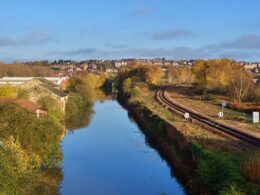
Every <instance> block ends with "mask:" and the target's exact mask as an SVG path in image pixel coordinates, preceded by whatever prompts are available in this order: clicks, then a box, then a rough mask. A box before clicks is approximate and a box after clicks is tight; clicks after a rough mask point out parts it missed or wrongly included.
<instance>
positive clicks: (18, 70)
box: [0, 62, 54, 77]
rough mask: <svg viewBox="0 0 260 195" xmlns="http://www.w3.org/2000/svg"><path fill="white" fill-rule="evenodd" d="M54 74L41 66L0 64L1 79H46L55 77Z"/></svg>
mask: <svg viewBox="0 0 260 195" xmlns="http://www.w3.org/2000/svg"><path fill="white" fill-rule="evenodd" d="M53 75H54V72H53V71H52V70H51V69H50V68H49V67H46V66H40V65H25V64H18V63H15V62H14V63H12V64H0V77H4V76H9V77H24V76H27V77H29V76H34V77H45V76H53Z"/></svg>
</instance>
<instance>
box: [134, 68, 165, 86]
mask: <svg viewBox="0 0 260 195" xmlns="http://www.w3.org/2000/svg"><path fill="white" fill-rule="evenodd" d="M162 76H163V70H162V69H161V68H160V67H159V66H153V65H146V66H142V67H140V68H139V77H140V78H141V79H142V80H143V81H144V82H146V83H148V84H152V85H157V84H158V83H159V82H160V80H161V78H162Z"/></svg>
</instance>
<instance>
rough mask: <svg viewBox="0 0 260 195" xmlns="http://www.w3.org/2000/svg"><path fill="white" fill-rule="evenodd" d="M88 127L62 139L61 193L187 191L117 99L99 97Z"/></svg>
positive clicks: (174, 192)
mask: <svg viewBox="0 0 260 195" xmlns="http://www.w3.org/2000/svg"><path fill="white" fill-rule="evenodd" d="M93 109H94V114H93V115H92V118H91V121H90V123H89V125H88V126H87V127H84V128H80V129H77V130H75V131H72V132H71V133H68V134H67V135H66V136H65V138H64V140H63V142H62V151H63V155H64V156H63V162H62V172H63V181H62V183H61V185H60V193H61V194H63V195H66V194H77V195H81V194H90V195H92V194H93V195H99V194H102V195H103V194H104V195H110V194H112V195H114V194H115V195H117V194H120V195H121V194H123V195H125V194H126V195H128V194H129V195H130V194H131V195H139V194H143V195H146V194H147V195H153V194H157V195H160V194H161V195H162V194H167V195H169V194H173V195H178V194H184V193H185V192H184V190H183V187H182V186H181V184H180V183H179V182H178V181H177V180H176V178H175V177H174V176H172V174H171V169H170V167H169V166H168V165H167V163H166V162H165V161H164V160H163V159H162V158H161V157H160V155H159V154H158V152H157V151H156V150H155V149H153V148H151V147H150V146H149V145H148V144H147V143H146V140H145V136H144V135H143V134H142V132H141V130H140V129H139V127H138V125H137V124H136V123H135V122H134V121H133V120H132V119H131V118H130V117H129V116H128V112H127V110H125V109H124V108H123V107H122V106H120V104H119V103H118V102H117V101H116V100H105V101H102V102H100V101H96V103H95V104H94V106H93Z"/></svg>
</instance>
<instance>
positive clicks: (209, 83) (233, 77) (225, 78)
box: [192, 59, 253, 102]
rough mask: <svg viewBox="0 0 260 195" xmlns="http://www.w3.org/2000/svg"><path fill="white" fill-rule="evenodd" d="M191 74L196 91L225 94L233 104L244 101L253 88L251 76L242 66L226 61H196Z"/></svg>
mask: <svg viewBox="0 0 260 195" xmlns="http://www.w3.org/2000/svg"><path fill="white" fill-rule="evenodd" d="M192 72H193V74H194V76H195V81H196V84H197V85H196V86H197V89H198V90H201V91H202V92H204V93H205V92H207V91H209V92H214V93H220V94H225V95H228V96H230V97H231V98H232V99H233V101H235V102H241V101H243V100H245V98H246V97H247V96H248V95H249V91H250V89H251V88H252V87H253V82H252V75H251V74H249V73H247V72H246V71H245V70H244V68H243V66H242V65H240V64H238V63H237V62H235V61H231V60H228V59H221V60H208V61H205V60H197V61H196V62H195V64H194V65H193V67H192Z"/></svg>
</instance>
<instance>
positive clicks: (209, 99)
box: [203, 93, 214, 101]
mask: <svg viewBox="0 0 260 195" xmlns="http://www.w3.org/2000/svg"><path fill="white" fill-rule="evenodd" d="M203 99H204V100H205V101H211V100H213V99H214V96H213V95H212V94H210V93H207V94H205V95H204V96H203Z"/></svg>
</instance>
